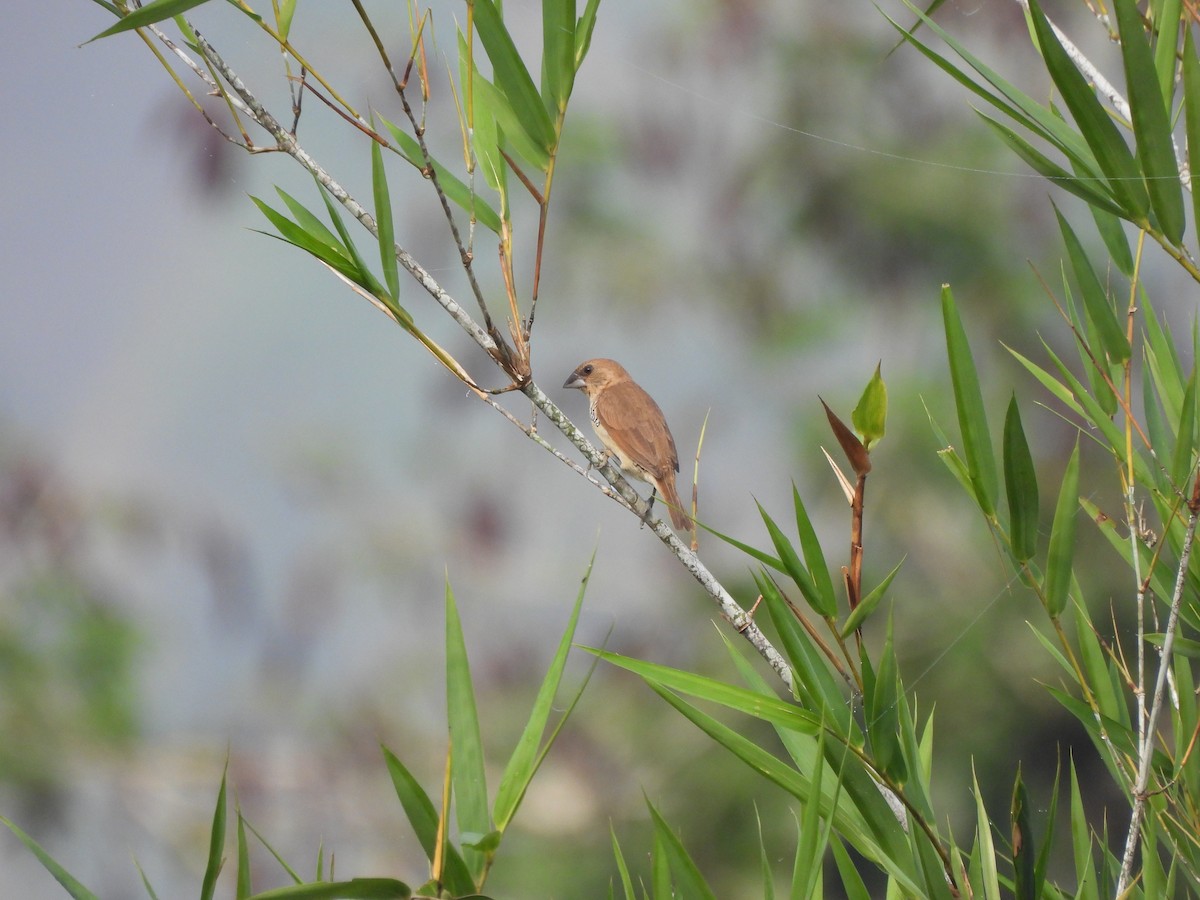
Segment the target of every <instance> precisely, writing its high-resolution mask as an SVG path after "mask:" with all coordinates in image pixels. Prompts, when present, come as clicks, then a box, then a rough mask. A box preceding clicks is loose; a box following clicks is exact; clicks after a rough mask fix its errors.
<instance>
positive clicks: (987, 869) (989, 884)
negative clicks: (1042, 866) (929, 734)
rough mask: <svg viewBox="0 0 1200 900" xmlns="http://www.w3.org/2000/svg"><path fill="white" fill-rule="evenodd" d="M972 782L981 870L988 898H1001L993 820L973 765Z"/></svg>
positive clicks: (990, 899)
mask: <svg viewBox="0 0 1200 900" xmlns="http://www.w3.org/2000/svg"><path fill="white" fill-rule="evenodd" d="M971 784H972V785H973V787H974V793H975V844H976V847H977V848H978V849H979V861H980V864H981V869H980V872H979V875H980V882H981V884H980V885H978V887H980V888H982V889H983V896H984V897H985V898H986V900H1000V878H999V875H998V874H997V872H996V847H995V844H994V843H993V842H992V821H991V819H990V818H988V814H987V808H986V807H985V806H984V805H983V791H981V790H980V789H979V779H978V778H977V777H976V775H975V766H974V765H973V764H972V766H971Z"/></svg>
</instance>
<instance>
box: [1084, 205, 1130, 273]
mask: <svg viewBox="0 0 1200 900" xmlns="http://www.w3.org/2000/svg"><path fill="white" fill-rule="evenodd" d="M1088 211H1089V212H1090V213H1091V214H1092V219H1093V220H1094V221H1095V223H1096V230H1097V231H1098V232H1100V239H1101V240H1103V241H1104V246H1105V248H1106V249H1107V250H1108V255H1109V258H1110V259H1111V260H1112V261H1113V262H1114V263H1115V264H1116V266H1117V270H1118V271H1119V272H1120V273H1121V274H1122V275H1124V276H1125V277H1126V278H1132V277H1133V254H1132V253H1130V252H1129V239H1128V238H1127V237H1126V235H1125V227H1124V225H1123V224H1122V223H1121V220H1120V219H1119V218H1118V215H1119V213H1118V212H1117V211H1116V210H1113V209H1110V208H1109V204H1105V205H1103V206H1102V205H1101V204H1098V203H1089V204H1088Z"/></svg>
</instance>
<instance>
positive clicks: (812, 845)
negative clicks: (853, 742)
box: [792, 733, 833, 897]
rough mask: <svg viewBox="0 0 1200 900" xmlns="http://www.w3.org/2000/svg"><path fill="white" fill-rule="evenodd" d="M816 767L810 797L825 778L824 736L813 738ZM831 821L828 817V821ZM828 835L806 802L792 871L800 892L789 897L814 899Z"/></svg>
mask: <svg viewBox="0 0 1200 900" xmlns="http://www.w3.org/2000/svg"><path fill="white" fill-rule="evenodd" d="M817 748H818V750H819V751H820V752H819V753H818V755H817V759H816V765H815V766H814V767H813V770H812V772H810V773H809V774H810V776H811V777H812V793H813V796H814V797H820V796H821V782H822V781H823V780H824V777H825V768H826V767H825V735H824V733H822V734H819V735H818V736H817ZM829 818H830V820H832V818H833V817H832V816H830V817H829ZM828 836H829V832H828V831H827V830H826V829H824V828H822V827H821V804H820V803H814V802H811V801H810V802H809V803H807V804H805V805H804V812H803V817H802V818H801V820H800V839H799V840H798V841H797V842H796V862H795V867H794V871H795V873H796V874H797V875H798V876H800V877H801V878H802V879H803V881H802V883H801V884H800V885H799V888H800V892H799V893H798V894H797V893H796V891H795V890H793V892H792V894H793V896H799V897H815V896H819V895H818V894H817V893H816V888H817V884H818V881H817V879H818V876H819V875H820V874H821V860H822V858H823V857H824V856H825V847H826V842H827V841H828Z"/></svg>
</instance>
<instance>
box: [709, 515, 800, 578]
mask: <svg viewBox="0 0 1200 900" xmlns="http://www.w3.org/2000/svg"><path fill="white" fill-rule="evenodd" d="M696 524H697V525H699V526H700V527H701V528H703V529H704V530H705V531H707V532H708V533H709V534H711V535H713V536H714V537H716V538H719V539H720V540H722V541H724V542H725V543H726V544H728V545H729V546H730V547H736V548H737V549H738V550H740V551H742V552H743V553H745V554H746V555H747V556H750V557H752V558H754V559H756V560H758V561H759V562H760V563H762V564H763V565H765V566H770V567H771V568H772V569H774V570H775V571H776V572H782V573H783V574H784V575H786V574H787V569H785V568H784V566H783V563H782V562H781V561H780V560H779V559H778V558H776V557H774V556H772V555H771V554H770V553H767V552H766V551H764V550H759V549H758V548H757V547H752V546H750V545H749V544H745V543H742V542H741V541H739V540H737V539H736V538H733V537H730V536H729V535H727V534H724V533H722V532H720V531H717V530H716V529H715V528H710V527H709V526H707V525H705V524H704V523H703V522H696Z"/></svg>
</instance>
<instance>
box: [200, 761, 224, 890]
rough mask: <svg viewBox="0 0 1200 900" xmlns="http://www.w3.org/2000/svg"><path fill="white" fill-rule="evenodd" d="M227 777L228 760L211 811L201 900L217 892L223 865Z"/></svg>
mask: <svg viewBox="0 0 1200 900" xmlns="http://www.w3.org/2000/svg"><path fill="white" fill-rule="evenodd" d="M228 775H229V760H228V759H226V760H225V771H223V772H222V773H221V787H220V789H219V790H218V791H217V806H216V809H214V810H213V820H212V830H211V832H210V833H209V837H208V865H206V866H205V868H204V881H203V883H202V884H201V885H200V898H201V900H212V897H213V895H214V894H215V893H216V890H217V876H218V875H220V874H221V866H222V865H223V864H224V863H225V779H226V777H227V776H228Z"/></svg>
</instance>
